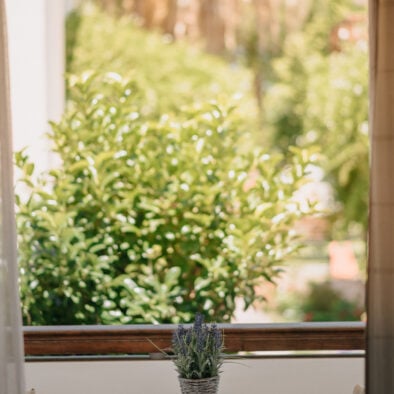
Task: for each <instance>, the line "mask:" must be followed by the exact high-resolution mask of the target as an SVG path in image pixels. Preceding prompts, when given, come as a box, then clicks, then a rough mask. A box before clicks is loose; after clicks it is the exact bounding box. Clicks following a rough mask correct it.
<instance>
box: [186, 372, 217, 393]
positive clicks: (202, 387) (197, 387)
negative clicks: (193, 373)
mask: <svg viewBox="0 0 394 394" xmlns="http://www.w3.org/2000/svg"><path fill="white" fill-rule="evenodd" d="M179 384H180V386H181V392H182V394H217V392H218V388H219V376H214V377H213V378H207V379H183V378H179Z"/></svg>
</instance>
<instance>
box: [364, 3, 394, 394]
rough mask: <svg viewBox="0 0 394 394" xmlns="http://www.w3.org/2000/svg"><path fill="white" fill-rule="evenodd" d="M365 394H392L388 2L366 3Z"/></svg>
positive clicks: (392, 103) (391, 33)
mask: <svg viewBox="0 0 394 394" xmlns="http://www.w3.org/2000/svg"><path fill="white" fill-rule="evenodd" d="M369 21H370V129H371V186H370V220H369V253H368V283H367V311H368V324H367V362H366V386H367V393H370V394H385V393H394V50H393V41H394V0H369Z"/></svg>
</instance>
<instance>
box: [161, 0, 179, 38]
mask: <svg viewBox="0 0 394 394" xmlns="http://www.w3.org/2000/svg"><path fill="white" fill-rule="evenodd" d="M165 2H166V4H165V5H166V14H165V17H164V19H163V21H162V30H163V32H164V33H166V34H171V35H172V36H175V26H176V22H177V15H178V0H165Z"/></svg>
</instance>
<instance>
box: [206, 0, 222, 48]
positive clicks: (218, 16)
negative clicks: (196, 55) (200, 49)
mask: <svg viewBox="0 0 394 394" xmlns="http://www.w3.org/2000/svg"><path fill="white" fill-rule="evenodd" d="M221 9H222V7H221V0H200V12H199V27H200V32H201V35H202V37H203V38H204V40H205V43H206V44H205V47H206V50H207V51H208V52H209V53H215V54H217V53H221V52H223V51H224V50H225V49H226V45H225V41H224V33H225V23H224V20H223V15H222V13H221Z"/></svg>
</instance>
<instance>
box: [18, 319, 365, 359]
mask: <svg viewBox="0 0 394 394" xmlns="http://www.w3.org/2000/svg"><path fill="white" fill-rule="evenodd" d="M218 326H219V327H220V328H221V329H222V330H223V332H224V338H225V349H226V352H229V353H235V352H240V351H246V352H252V351H296V350H300V351H302V350H305V351H310V350H320V351H327V350H364V349H365V324H364V323H361V322H338V323H289V324H284V323H283V324H282V323H272V324H219V325H218ZM176 328H177V326H176V325H170V324H168V325H127V326H126V325H125V326H36V327H24V340H25V354H26V355H27V356H49V355H57V356H67V355H112V354H132V355H137V354H149V353H155V352H158V349H162V350H164V351H166V350H168V349H169V347H170V344H171V337H172V333H173V332H174V331H175V330H176Z"/></svg>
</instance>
